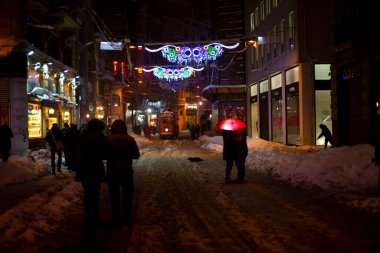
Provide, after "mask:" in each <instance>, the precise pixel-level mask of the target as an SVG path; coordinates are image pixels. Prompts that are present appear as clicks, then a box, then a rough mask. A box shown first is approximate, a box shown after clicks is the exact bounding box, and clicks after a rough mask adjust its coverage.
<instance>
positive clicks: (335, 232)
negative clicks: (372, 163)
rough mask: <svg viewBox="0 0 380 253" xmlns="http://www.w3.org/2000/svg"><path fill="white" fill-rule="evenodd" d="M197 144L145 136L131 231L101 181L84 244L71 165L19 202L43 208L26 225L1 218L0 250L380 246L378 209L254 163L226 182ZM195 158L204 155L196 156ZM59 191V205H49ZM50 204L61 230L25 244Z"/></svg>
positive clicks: (217, 160)
mask: <svg viewBox="0 0 380 253" xmlns="http://www.w3.org/2000/svg"><path fill="white" fill-rule="evenodd" d="M200 145H201V144H200V143H199V142H193V141H190V140H173V141H169V140H152V143H150V144H143V146H142V147H141V153H142V156H141V157H140V159H139V160H138V161H136V162H135V163H134V171H135V202H134V223H133V226H132V228H131V229H130V228H127V227H124V228H122V229H120V230H115V229H113V228H112V227H111V220H110V218H111V214H110V209H109V202H108V196H107V189H106V186H105V185H104V187H103V189H102V196H101V198H102V202H101V214H100V227H99V230H98V231H97V234H96V237H95V238H94V239H93V241H91V242H87V243H86V242H84V241H83V240H82V239H81V232H82V231H81V230H82V224H83V207H82V203H81V196H82V195H81V194H82V192H81V186H80V184H79V183H76V182H74V181H73V174H70V173H65V174H64V175H60V178H58V180H57V183H56V184H53V185H52V184H49V185H48V184H46V187H47V188H46V191H44V192H39V193H38V194H36V195H37V197H32V198H30V199H28V200H25V201H24V203H20V204H22V205H23V206H25V208H24V209H25V211H27V208H28V205H41V206H40V208H41V212H40V213H30V221H29V223H21V222H15V224H0V229H1V231H2V232H4V233H14V234H15V240H14V241H12V242H4V241H0V245H1V246H0V251H1V252H181V253H182V252H289V253H294V252H311V253H313V252H334V253H337V252H360V253H363V252H368V253H370V252H379V249H380V240H379V238H380V231H379V228H380V222H379V217H375V216H372V215H370V214H367V213H365V212H364V211H358V210H353V209H350V208H348V207H347V206H344V205H341V204H340V197H337V196H335V195H333V194H330V193H328V192H325V191H321V190H320V189H303V188H300V187H294V186H291V185H290V184H288V183H286V182H284V181H281V180H277V179H276V178H274V177H272V176H267V175H264V174H260V173H256V172H254V171H252V170H247V172H246V182H245V183H244V184H229V185H225V184H224V183H223V179H224V166H225V163H224V161H223V160H222V159H221V154H220V153H216V152H214V151H209V150H205V149H202V148H200ZM189 157H200V158H201V159H203V161H201V162H190V161H189V160H188V159H187V158H189ZM233 172H234V173H235V174H233V177H235V176H236V169H234V171H233ZM35 184H38V182H35ZM36 189H37V187H36ZM69 193H74V194H69ZM38 196H39V197H38ZM57 196H60V197H59V198H57ZM39 199H45V200H44V201H42V200H41V202H39V201H38V200H39ZM46 199H48V201H46ZM57 199H60V200H61V201H60V203H59V205H60V208H57V207H55V208H53V207H52V206H54V205H57V203H58V202H59V201H57ZM47 211H50V212H52V211H54V212H57V213H58V212H60V213H63V217H64V218H63V219H54V218H53V217H54V214H53V215H52V214H51V213H50V218H46V224H45V225H46V226H52V227H54V231H55V233H53V234H52V233H45V234H44V233H43V231H42V232H41V233H39V235H38V236H36V237H33V236H32V235H30V238H29V240H28V241H27V242H25V241H22V240H21V239H17V234H21V233H23V232H22V231H23V230H28V228H29V226H33V223H36V222H37V220H39V219H40V216H41V215H46V216H49V215H47V214H46V212H47ZM11 213H12V212H11V209H10V210H8V213H7V215H11ZM2 215H4V213H3V214H2ZM0 217H1V216H0ZM15 217H17V215H15ZM0 220H1V219H0ZM12 225H13V226H12ZM15 226H16V227H15ZM41 230H43V227H41ZM25 234H27V233H25ZM31 238H32V239H31ZM0 240H1V239H0ZM21 242H22V243H21Z"/></svg>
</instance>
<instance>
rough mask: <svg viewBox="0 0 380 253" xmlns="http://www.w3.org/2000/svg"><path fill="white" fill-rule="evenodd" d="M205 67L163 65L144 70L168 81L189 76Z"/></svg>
mask: <svg viewBox="0 0 380 253" xmlns="http://www.w3.org/2000/svg"><path fill="white" fill-rule="evenodd" d="M202 70H203V67H201V68H199V69H196V68H193V67H189V66H186V67H183V68H163V67H154V68H152V69H144V68H143V71H144V72H152V71H153V75H154V76H156V77H157V78H158V79H160V80H166V81H178V80H183V79H186V78H189V77H190V76H191V75H192V74H193V73H194V71H202Z"/></svg>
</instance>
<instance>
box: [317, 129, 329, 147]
mask: <svg viewBox="0 0 380 253" xmlns="http://www.w3.org/2000/svg"><path fill="white" fill-rule="evenodd" d="M319 128H320V129H321V130H322V132H321V134H320V135H319V136H318V138H317V140H318V139H320V138H321V137H323V136H324V137H325V148H327V144H328V143H329V142H330V144H331V145H332V134H331V132H330V130H329V129H328V127H327V126H326V125H325V124H320V125H319Z"/></svg>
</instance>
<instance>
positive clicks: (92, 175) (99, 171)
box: [75, 119, 107, 237]
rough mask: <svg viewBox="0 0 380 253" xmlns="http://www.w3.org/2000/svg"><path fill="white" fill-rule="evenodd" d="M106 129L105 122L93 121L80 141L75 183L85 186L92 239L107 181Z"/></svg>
mask: <svg viewBox="0 0 380 253" xmlns="http://www.w3.org/2000/svg"><path fill="white" fill-rule="evenodd" d="M104 127H105V126H104V123H103V121H101V120H99V119H91V120H90V121H89V122H88V124H87V129H86V131H84V132H83V134H82V135H81V137H80V141H79V150H80V152H79V157H78V159H79V165H78V168H77V172H76V176H75V181H77V182H81V183H82V186H83V197H84V211H85V227H84V229H85V230H84V235H85V236H86V237H91V236H92V235H93V233H94V232H95V230H96V227H97V223H98V216H99V194H100V188H101V184H102V183H105V182H106V181H107V180H106V179H107V178H106V172H105V168H104V165H103V161H102V160H105V157H106V148H105V147H106V138H105V135H104V133H103V130H104Z"/></svg>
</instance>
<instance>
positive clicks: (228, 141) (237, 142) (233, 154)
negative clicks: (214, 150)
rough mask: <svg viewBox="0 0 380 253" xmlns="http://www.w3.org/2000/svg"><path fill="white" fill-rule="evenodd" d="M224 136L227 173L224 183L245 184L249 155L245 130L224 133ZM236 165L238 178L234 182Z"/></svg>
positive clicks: (225, 131) (224, 131) (224, 156)
mask: <svg viewBox="0 0 380 253" xmlns="http://www.w3.org/2000/svg"><path fill="white" fill-rule="evenodd" d="M222 136H223V160H225V161H226V172H225V179H224V182H225V183H226V184H228V183H233V182H236V183H244V177H245V160H246V158H247V155H248V145H247V135H246V132H245V130H244V129H240V130H237V131H227V130H223V131H222ZM234 162H235V165H236V167H237V169H238V176H237V179H236V180H235V181H232V180H231V178H230V176H231V170H232V167H233V165H234Z"/></svg>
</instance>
